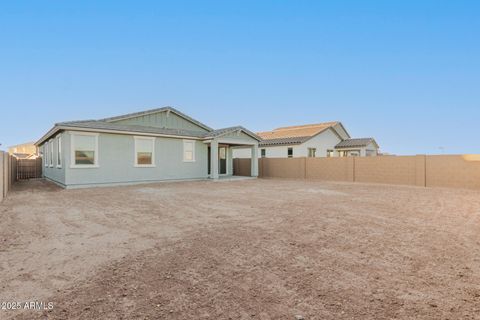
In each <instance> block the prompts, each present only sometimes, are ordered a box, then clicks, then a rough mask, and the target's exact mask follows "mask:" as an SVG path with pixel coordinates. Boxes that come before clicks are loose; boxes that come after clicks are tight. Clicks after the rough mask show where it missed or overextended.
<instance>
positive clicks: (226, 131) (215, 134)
mask: <svg viewBox="0 0 480 320" xmlns="http://www.w3.org/2000/svg"><path fill="white" fill-rule="evenodd" d="M236 131H242V132H244V133H245V134H247V135H248V136H250V137H252V138H253V139H255V140H257V141H261V140H262V138H260V137H259V136H258V135H256V134H255V133H253V132H251V131H250V130H248V129H245V128H244V127H242V126H235V127H228V128H223V129H218V130H213V131H210V132H207V133H205V134H204V136H203V137H204V138H206V139H208V138H216V137H221V136H223V135H226V134H229V133H232V132H236Z"/></svg>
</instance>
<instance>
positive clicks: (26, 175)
mask: <svg viewBox="0 0 480 320" xmlns="http://www.w3.org/2000/svg"><path fill="white" fill-rule="evenodd" d="M16 162H17V163H16V167H17V170H16V171H17V177H16V178H17V179H16V180H17V181H18V180H27V179H35V178H41V177H42V158H37V159H17V161H16Z"/></svg>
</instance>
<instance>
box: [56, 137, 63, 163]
mask: <svg viewBox="0 0 480 320" xmlns="http://www.w3.org/2000/svg"><path fill="white" fill-rule="evenodd" d="M61 167H62V137H61V136H58V137H57V168H61Z"/></svg>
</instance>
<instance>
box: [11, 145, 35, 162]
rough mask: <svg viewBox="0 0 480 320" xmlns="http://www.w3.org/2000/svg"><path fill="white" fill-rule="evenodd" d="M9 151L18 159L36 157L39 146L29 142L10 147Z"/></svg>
mask: <svg viewBox="0 0 480 320" xmlns="http://www.w3.org/2000/svg"><path fill="white" fill-rule="evenodd" d="M8 153H9V154H10V155H11V156H14V157H15V158H17V159H36V158H37V157H38V151H37V147H36V146H35V143H34V142H27V143H22V144H17V145H15V146H10V147H8Z"/></svg>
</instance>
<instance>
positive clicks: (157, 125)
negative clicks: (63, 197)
mask: <svg viewBox="0 0 480 320" xmlns="http://www.w3.org/2000/svg"><path fill="white" fill-rule="evenodd" d="M259 140H260V138H259V137H258V136H257V135H255V134H254V133H252V132H250V131H249V130H247V129H245V128H243V127H241V126H238V127H231V128H225V129H220V130H213V129H212V128H210V127H208V126H206V125H205V124H203V123H201V122H199V121H197V120H194V119H192V118H191V117H189V116H187V115H185V114H183V113H181V112H180V111H178V110H176V109H174V108H171V107H165V108H159V109H153V110H147V111H143V112H137V113H132V114H126V115H122V116H117V117H113V118H106V119H101V120H86V121H72V122H62V123H57V124H55V126H54V127H53V128H52V129H51V130H50V131H49V132H48V133H46V134H45V135H44V136H43V137H42V138H41V139H40V140H39V141H37V142H36V145H37V146H38V147H39V148H40V151H41V154H42V155H43V161H44V166H45V170H44V176H45V178H47V179H48V180H51V181H53V182H55V183H57V184H59V185H61V186H63V187H67V188H70V187H82V186H97V185H118V184H130V183H143V182H154V181H162V180H181V179H206V178H212V179H218V178H219V177H220V176H230V175H232V174H233V160H232V158H233V157H232V149H233V148H235V147H240V146H241V147H244V148H245V147H248V148H249V149H250V150H251V154H252V155H253V156H252V157H251V159H252V166H251V168H252V169H251V175H252V176H254V177H256V176H258V142H259ZM213 159H215V161H213ZM211 160H212V161H211Z"/></svg>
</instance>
